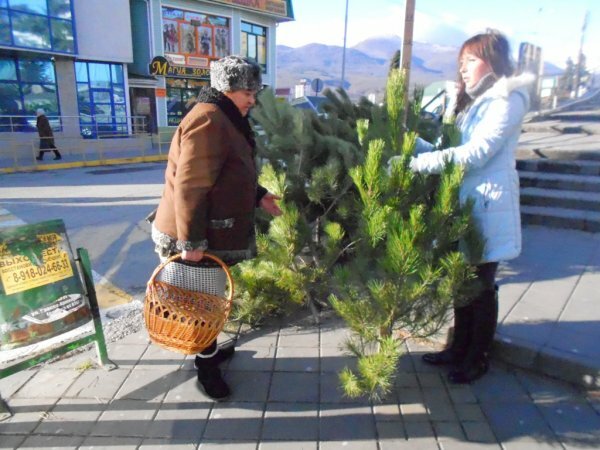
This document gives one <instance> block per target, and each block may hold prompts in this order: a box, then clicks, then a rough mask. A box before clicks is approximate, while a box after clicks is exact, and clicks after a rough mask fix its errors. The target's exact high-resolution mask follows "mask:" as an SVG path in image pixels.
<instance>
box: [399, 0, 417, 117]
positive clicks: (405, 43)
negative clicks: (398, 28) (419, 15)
mask: <svg viewBox="0 0 600 450" xmlns="http://www.w3.org/2000/svg"><path fill="white" fill-rule="evenodd" d="M415 1H416V0H406V8H405V10H404V38H403V40H402V60H401V62H400V67H401V68H402V72H403V73H404V80H405V81H404V83H405V85H404V105H405V106H404V117H403V120H402V123H403V124H404V126H406V119H407V117H408V92H409V90H410V89H409V84H410V60H411V58H412V44H413V28H414V24H415Z"/></svg>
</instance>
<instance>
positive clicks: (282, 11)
mask: <svg viewBox="0 0 600 450" xmlns="http://www.w3.org/2000/svg"><path fill="white" fill-rule="evenodd" d="M216 1H218V2H220V3H227V4H230V5H236V6H241V7H242V8H248V9H255V10H259V11H265V12H268V13H270V14H274V15H277V16H283V17H288V11H287V1H286V0H216Z"/></svg>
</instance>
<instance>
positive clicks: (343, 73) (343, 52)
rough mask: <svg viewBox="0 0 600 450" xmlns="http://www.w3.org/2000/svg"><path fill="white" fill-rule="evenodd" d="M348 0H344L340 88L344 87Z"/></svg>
mask: <svg viewBox="0 0 600 450" xmlns="http://www.w3.org/2000/svg"><path fill="white" fill-rule="evenodd" d="M348 1H349V0H346V18H345V19H344V49H343V51H342V83H341V86H340V87H341V88H342V89H344V80H345V79H346V36H347V35H348Z"/></svg>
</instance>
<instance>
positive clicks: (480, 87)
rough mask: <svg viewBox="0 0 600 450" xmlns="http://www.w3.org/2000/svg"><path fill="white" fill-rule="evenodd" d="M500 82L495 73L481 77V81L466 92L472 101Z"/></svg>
mask: <svg viewBox="0 0 600 450" xmlns="http://www.w3.org/2000/svg"><path fill="white" fill-rule="evenodd" d="M497 80H498V78H496V75H495V74H494V72H490V73H487V74H485V75H484V76H482V77H481V79H480V80H479V81H478V82H477V84H476V85H475V86H473V87H472V88H470V89H469V88H466V89H465V92H466V93H467V95H468V96H469V97H471V98H472V99H476V98H477V97H479V96H480V95H481V94H483V93H484V92H485V91H487V90H488V89H489V88H491V87H492V86H493V85H494V83H495V82H496V81H497Z"/></svg>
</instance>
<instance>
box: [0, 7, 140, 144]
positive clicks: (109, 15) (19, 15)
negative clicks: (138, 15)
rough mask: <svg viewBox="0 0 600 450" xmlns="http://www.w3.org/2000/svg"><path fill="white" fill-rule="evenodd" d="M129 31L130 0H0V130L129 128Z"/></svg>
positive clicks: (72, 131)
mask: <svg viewBox="0 0 600 450" xmlns="http://www.w3.org/2000/svg"><path fill="white" fill-rule="evenodd" d="M107 24H110V27H108V26H107ZM131 36H132V35H131V17H130V9H129V0H0V133H1V132H13V133H14V132H27V131H35V126H34V124H35V113H36V110H37V109H38V108H42V109H44V110H45V111H46V115H48V117H50V119H51V122H53V125H54V127H55V130H56V129H58V132H59V133H62V134H65V135H81V136H83V137H94V136H97V134H98V130H101V131H102V132H104V133H107V134H119V133H127V132H128V131H130V123H129V120H128V117H129V116H130V115H131V111H130V107H129V98H128V89H127V79H128V74H127V64H129V63H132V62H133V45H132V38H131ZM59 118H60V120H59Z"/></svg>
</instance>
